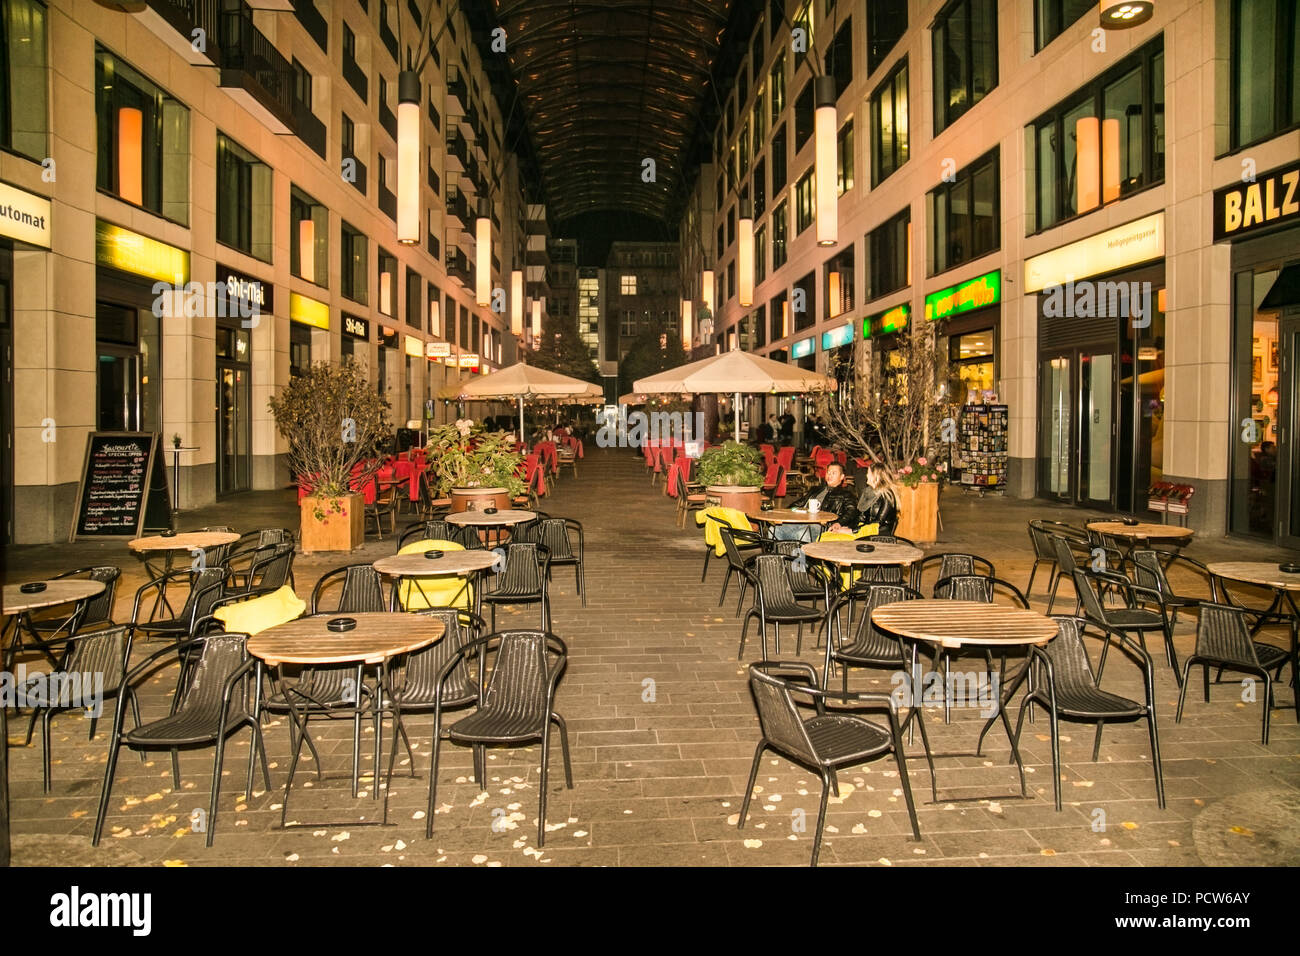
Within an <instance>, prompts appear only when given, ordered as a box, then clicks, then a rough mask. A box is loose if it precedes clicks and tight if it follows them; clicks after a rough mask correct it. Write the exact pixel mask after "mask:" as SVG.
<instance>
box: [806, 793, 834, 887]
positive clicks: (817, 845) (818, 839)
mask: <svg viewBox="0 0 1300 956" xmlns="http://www.w3.org/2000/svg"><path fill="white" fill-rule="evenodd" d="M830 795H831V782H830V779H829V776H828V774H827V773H826V771H824V770H823V771H822V800H821V805H820V806H819V807H818V808H817V831H816V832H815V833H814V834H813V849H812V862H811V863H810V864H809V866H816V865H817V856H818V854H820V853H821V849H822V827H823V826H824V825H825V823H826V800H827V798H829V797H830Z"/></svg>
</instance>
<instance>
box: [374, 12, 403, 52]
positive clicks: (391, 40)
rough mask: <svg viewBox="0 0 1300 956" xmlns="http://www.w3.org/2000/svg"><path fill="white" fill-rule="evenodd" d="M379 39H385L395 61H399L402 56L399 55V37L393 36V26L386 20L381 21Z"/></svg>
mask: <svg viewBox="0 0 1300 956" xmlns="http://www.w3.org/2000/svg"><path fill="white" fill-rule="evenodd" d="M379 39H381V40H383V41H384V46H386V47H387V48H388V52H389V53H391V54H392V55H393V62H394V63H397V62H399V61H400V59H401V58H400V57H399V56H398V55H397V37H395V36H393V30H392V27H390V26H389V25H388V21H386V20H380V21H379Z"/></svg>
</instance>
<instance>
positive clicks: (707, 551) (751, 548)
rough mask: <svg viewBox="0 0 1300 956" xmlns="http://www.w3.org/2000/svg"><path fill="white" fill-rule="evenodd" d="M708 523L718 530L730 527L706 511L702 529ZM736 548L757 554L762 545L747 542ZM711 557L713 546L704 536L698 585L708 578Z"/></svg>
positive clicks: (720, 604) (749, 533)
mask: <svg viewBox="0 0 1300 956" xmlns="http://www.w3.org/2000/svg"><path fill="white" fill-rule="evenodd" d="M710 521H712V522H713V523H714V524H716V525H718V527H719V528H720V529H721V528H730V527H731V525H729V524H727V522H725V521H723V520H722V519H721V518H715V517H714V516H713V515H711V514H709V513H708V512H707V510H706V511H705V513H704V522H705V523H704V527H706V528H707V527H708V523H709V522H710ZM735 530H738V531H744V529H741V528H737V529H735ZM744 533H745V534H747V535H755V536H757V533H756V532H753V531H745V532H744ZM736 547H738V548H739V549H740V551H741V553H742V554H758V553H760V552H761V551H762V550H763V544H762V541H761V540H760V541H759V542H758V543H757V544H751V543H748V542H740V543H737V545H736ZM711 557H713V545H711V544H709V543H708V541H707V535H706V540H705V542H704V571H703V572H701V574H700V583H701V584H703V583H704V581H705V579H706V578H707V577H708V576H709V558H711ZM718 606H719V607H721V606H722V601H721V600H719V601H718Z"/></svg>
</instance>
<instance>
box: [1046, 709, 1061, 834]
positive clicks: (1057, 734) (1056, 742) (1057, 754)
mask: <svg viewBox="0 0 1300 956" xmlns="http://www.w3.org/2000/svg"><path fill="white" fill-rule="evenodd" d="M1048 714H1049V717H1048V719H1049V721H1050V723H1051V734H1052V792H1053V793H1055V794H1056V812H1057V813H1060V812H1061V725H1060V722H1059V720H1058V718H1057V716H1056V708H1055V707H1049V708H1048Z"/></svg>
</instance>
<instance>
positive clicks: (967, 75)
mask: <svg viewBox="0 0 1300 956" xmlns="http://www.w3.org/2000/svg"><path fill="white" fill-rule="evenodd" d="M931 35H932V36H933V39H934V132H935V135H936V136H937V135H938V134H939V133H940V132H942V131H943V130H945V129H947V128H948V127H949V126H951V125H952V124H953V123H955V122H956V121H957V120H958V118H959V117H961V116H962V115H963V114H964V113H965V112H966V111H967V110H969V109H970V108H971V107H972V106H974V105H975V104H976V103H978V102H979V101H980V100H982V99H983V98H984V97H985V96H986V95H987V94H988V93H990V92H991V91H992V90H993V88H994V87H995V86H997V85H998V19H997V2H996V0H952V2H951V3H949V4H948V5H947V6H946V7H944V8H943V11H942V12H941V13H940V14H939V16H938V17H937V18H936V19H935V23H934V28H933V30H932V31H931Z"/></svg>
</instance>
